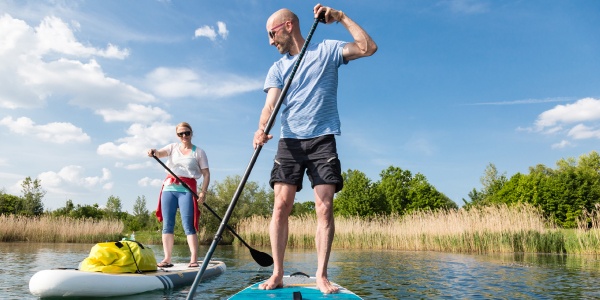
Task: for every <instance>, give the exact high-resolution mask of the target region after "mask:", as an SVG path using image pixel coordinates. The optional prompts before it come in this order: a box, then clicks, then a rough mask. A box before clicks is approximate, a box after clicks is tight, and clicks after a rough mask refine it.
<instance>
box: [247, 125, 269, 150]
mask: <svg viewBox="0 0 600 300" xmlns="http://www.w3.org/2000/svg"><path fill="white" fill-rule="evenodd" d="M272 138H273V136H272V135H270V134H268V135H267V134H265V131H264V130H262V129H259V130H257V131H256V132H255V133H254V141H253V142H252V144H253V146H254V149H256V148H258V146H263V145H264V144H266V143H267V142H268V141H269V140H270V139H272Z"/></svg>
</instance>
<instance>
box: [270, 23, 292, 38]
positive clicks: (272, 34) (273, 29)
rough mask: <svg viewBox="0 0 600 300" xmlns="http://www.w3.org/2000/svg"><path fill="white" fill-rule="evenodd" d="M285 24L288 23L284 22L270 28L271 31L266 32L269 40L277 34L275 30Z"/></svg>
mask: <svg viewBox="0 0 600 300" xmlns="http://www.w3.org/2000/svg"><path fill="white" fill-rule="evenodd" d="M287 22H288V21H285V22H283V23H281V24H279V25H277V26H275V27H273V28H271V30H269V31H268V32H269V36H270V37H271V39H274V38H275V34H276V33H277V31H276V29H277V28H279V27H281V26H283V25H285V23H287Z"/></svg>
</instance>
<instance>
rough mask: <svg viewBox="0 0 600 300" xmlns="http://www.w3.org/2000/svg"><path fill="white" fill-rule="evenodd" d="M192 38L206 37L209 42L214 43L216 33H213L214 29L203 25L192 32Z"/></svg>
mask: <svg viewBox="0 0 600 300" xmlns="http://www.w3.org/2000/svg"><path fill="white" fill-rule="evenodd" d="M194 36H195V37H207V38H209V39H210V40H211V41H214V40H216V39H217V33H216V32H215V29H214V28H212V27H211V26H208V25H204V26H202V27H200V28H198V29H196V31H195V32H194Z"/></svg>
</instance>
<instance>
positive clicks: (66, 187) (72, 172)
mask: <svg viewBox="0 0 600 300" xmlns="http://www.w3.org/2000/svg"><path fill="white" fill-rule="evenodd" d="M84 173H85V169H84V168H83V167H81V166H75V165H70V166H66V167H63V168H62V169H60V171H58V172H53V171H48V172H43V173H41V174H40V175H39V176H38V177H37V178H38V179H39V180H40V181H41V184H42V186H43V187H44V189H46V190H48V191H50V192H54V193H66V191H70V190H74V189H93V188H95V187H98V186H105V185H106V184H107V183H110V182H109V181H110V179H111V177H112V176H111V172H110V170H108V169H106V168H103V169H102V175H101V176H87V177H86V176H84ZM69 193H70V192H69Z"/></svg>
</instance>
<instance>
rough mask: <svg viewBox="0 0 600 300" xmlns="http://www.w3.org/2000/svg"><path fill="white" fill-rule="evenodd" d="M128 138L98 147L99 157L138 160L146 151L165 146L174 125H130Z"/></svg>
mask: <svg viewBox="0 0 600 300" xmlns="http://www.w3.org/2000/svg"><path fill="white" fill-rule="evenodd" d="M127 134H128V135H129V136H127V137H124V138H120V139H117V140H116V141H115V142H108V143H104V144H102V145H100V146H98V149H97V150H96V152H97V153H98V154H99V155H105V156H111V157H116V158H140V157H144V156H145V155H146V150H148V149H150V148H156V147H157V145H161V146H162V145H165V144H166V143H167V142H168V141H169V140H171V139H173V137H174V135H175V125H172V124H167V123H154V124H150V125H148V126H145V125H142V124H137V123H136V124H132V125H131V126H130V127H129V129H127Z"/></svg>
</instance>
